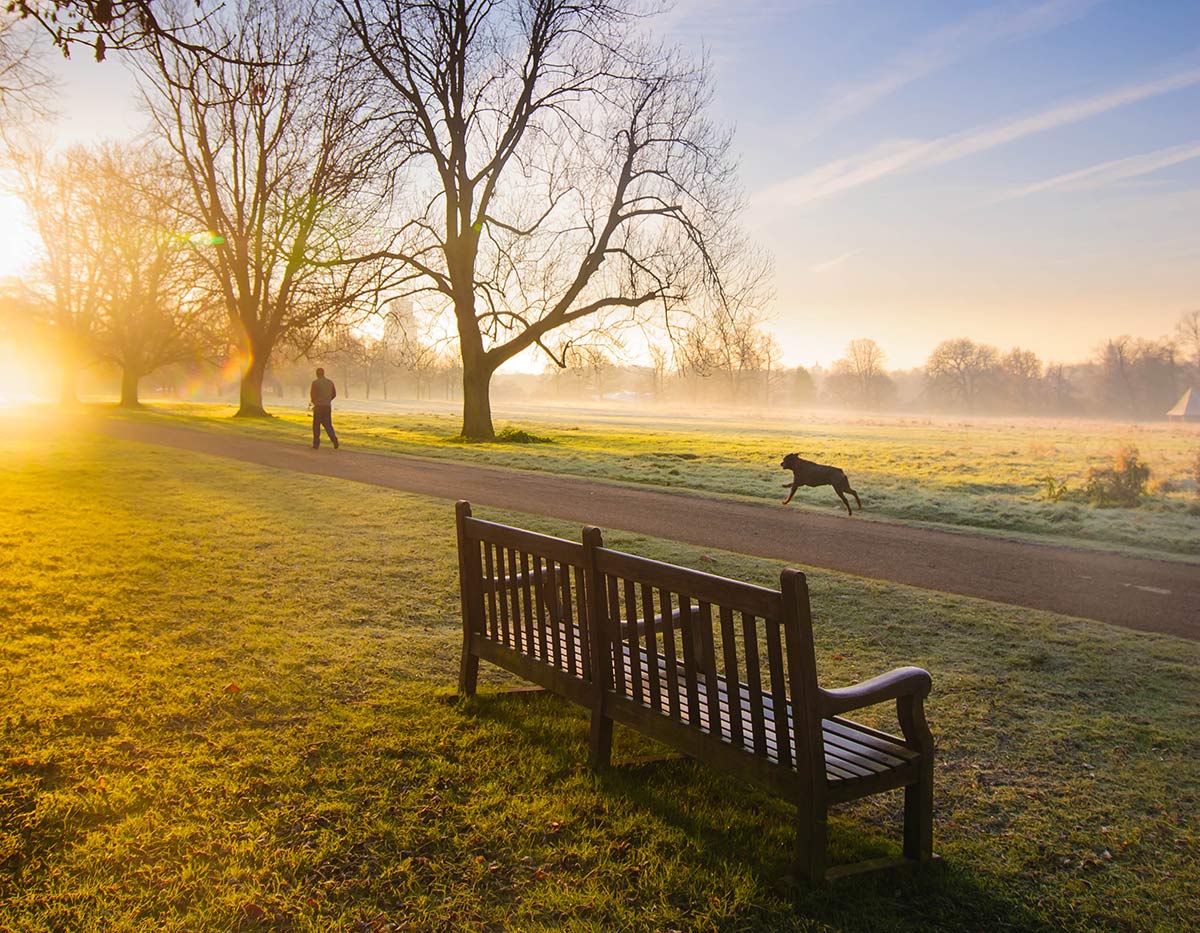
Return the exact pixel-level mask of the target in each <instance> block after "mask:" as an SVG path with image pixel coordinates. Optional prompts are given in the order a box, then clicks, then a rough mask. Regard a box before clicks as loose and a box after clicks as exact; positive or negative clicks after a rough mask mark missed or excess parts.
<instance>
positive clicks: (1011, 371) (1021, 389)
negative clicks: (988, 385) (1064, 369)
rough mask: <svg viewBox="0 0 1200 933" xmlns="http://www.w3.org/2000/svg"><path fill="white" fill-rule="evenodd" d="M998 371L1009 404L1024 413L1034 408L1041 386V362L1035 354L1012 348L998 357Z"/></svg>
mask: <svg viewBox="0 0 1200 933" xmlns="http://www.w3.org/2000/svg"><path fill="white" fill-rule="evenodd" d="M999 369H1000V376H1001V378H1002V379H1003V380H1004V388H1005V391H1006V394H1007V395H1008V400H1009V403H1010V404H1011V405H1013V406H1014V407H1015V408H1017V409H1018V410H1020V411H1026V412H1027V411H1030V410H1032V409H1033V408H1034V407H1036V405H1037V403H1038V392H1039V390H1040V389H1041V387H1042V384H1043V383H1042V376H1043V367H1042V361H1041V360H1039V359H1038V357H1037V354H1036V353H1034V352H1033V351H1032V350H1022V349H1021V348H1020V347H1013V348H1012V349H1011V350H1009V351H1008V352H1007V353H1005V354H1004V355H1003V356H1002V357H1000V361H999Z"/></svg>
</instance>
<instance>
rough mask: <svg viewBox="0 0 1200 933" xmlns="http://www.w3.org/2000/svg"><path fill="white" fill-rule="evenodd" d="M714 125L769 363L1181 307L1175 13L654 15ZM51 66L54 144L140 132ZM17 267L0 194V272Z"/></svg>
mask: <svg viewBox="0 0 1200 933" xmlns="http://www.w3.org/2000/svg"><path fill="white" fill-rule="evenodd" d="M657 25H658V29H659V31H660V32H662V33H664V34H665V35H666V36H667V37H668V38H670V39H671V40H673V41H675V42H677V43H679V44H681V45H683V46H684V47H685V48H688V49H691V50H692V51H694V52H697V53H701V52H702V53H703V54H706V55H707V56H708V57H709V59H710V61H711V65H712V72H713V114H714V116H715V117H716V119H717V120H718V121H720V122H722V123H724V124H726V125H729V126H732V127H733V128H734V131H735V132H734V151H735V154H736V156H737V157H738V159H739V162H740V165H741V179H742V184H743V187H744V189H745V194H746V201H747V207H746V213H745V225H746V228H747V231H748V233H749V234H750V236H751V237H752V238H753V239H754V240H755V241H756V242H757V243H758V244H760V245H761V246H762V247H764V248H765V249H766V250H767V251H768V252H769V253H770V254H771V255H772V256H773V257H774V268H775V272H774V276H775V278H774V283H773V291H774V295H775V299H774V302H773V305H772V307H771V308H770V309H769V313H770V318H771V319H770V323H769V325H768V326H769V329H770V330H771V331H772V332H773V333H774V334H775V336H776V339H777V340H778V342H779V344H780V346H781V347H782V349H783V354H784V360H785V362H787V363H789V364H792V365H798V364H802V365H811V364H814V363H819V364H822V365H829V364H830V363H831V362H832V361H833V360H835V359H836V358H837V357H839V356H840V355H841V354H842V352H843V350H844V348H845V346H846V344H847V343H848V342H849V341H850V340H852V339H855V338H859V337H869V338H872V339H874V340H876V341H877V342H878V343H879V345H880V346H881V347H882V348H883V349H884V351H885V352H886V354H887V362H888V365H889V366H891V367H895V368H908V367H912V366H917V365H920V364H921V363H922V362H924V360H925V359H926V357H927V356H928V355H929V352H930V350H932V348H933V346H934V345H935V344H936V343H937V342H938V341H940V340H942V339H946V338H949V337H958V336H967V337H971V338H973V339H975V340H980V341H984V342H987V343H992V344H995V345H997V346H999V347H1001V348H1002V349H1007V348H1008V347H1012V346H1021V347H1023V348H1026V349H1032V350H1034V351H1035V352H1037V353H1038V354H1039V355H1040V356H1041V357H1042V358H1043V359H1044V360H1047V361H1051V360H1062V361H1074V360H1080V359H1084V358H1086V357H1088V356H1089V355H1090V354H1091V353H1092V351H1093V350H1094V349H1095V347H1096V345H1097V344H1098V343H1099V342H1100V341H1102V340H1103V339H1104V338H1105V337H1109V336H1115V335H1117V334H1125V333H1127V334H1132V335H1134V336H1144V337H1161V336H1166V335H1169V334H1170V333H1171V331H1172V330H1173V328H1174V324H1175V321H1176V320H1177V319H1178V318H1179V316H1180V315H1181V314H1182V313H1183V312H1185V311H1187V310H1190V309H1193V308H1197V307H1200V3H1198V2H1196V0H1152V2H1147V0H1132V2H1122V0H987V2H966V0H955V2H922V0H904V2H895V0H677V2H676V3H675V4H674V6H673V8H671V9H670V10H669V11H668V12H666V13H665V14H663V15H662V16H661V17H660V18H659V19H658V23H657ZM55 67H56V70H58V71H59V72H60V73H61V75H62V85H61V92H60V95H59V103H58V109H59V111H60V113H61V119H60V121H59V124H58V127H57V130H56V131H55V132H57V133H59V134H61V136H62V137H63V138H65V139H69V140H72V141H74V140H80V139H89V138H96V137H97V136H109V137H120V136H122V135H126V134H128V133H130V132H131V131H132V130H133V128H135V127H136V126H137V125H138V123H139V121H140V117H139V116H138V114H137V112H136V109H135V107H134V105H133V99H134V97H135V95H134V92H133V86H132V82H131V81H130V79H129V78H128V76H126V75H125V73H124V72H123V71H122V70H121V69H120V67H119V66H117V65H116V64H115V63H106V64H104V65H100V66H97V65H95V64H94V63H92V62H90V61H87V60H86V56H83V55H79V56H77V59H76V60H74V61H72V62H71V63H68V64H65V65H64V64H62V63H57V62H56V63H55ZM30 255H31V250H30V247H29V244H28V231H27V229H26V228H25V226H24V224H23V220H22V216H21V213H20V211H19V208H18V207H17V205H16V204H15V203H14V202H13V201H12V200H11V199H9V198H4V197H3V196H0V276H3V275H7V274H13V273H14V272H15V271H17V270H18V269H19V268H20V266H21V265H22V264H24V263H27V262H28V260H29V257H30Z"/></svg>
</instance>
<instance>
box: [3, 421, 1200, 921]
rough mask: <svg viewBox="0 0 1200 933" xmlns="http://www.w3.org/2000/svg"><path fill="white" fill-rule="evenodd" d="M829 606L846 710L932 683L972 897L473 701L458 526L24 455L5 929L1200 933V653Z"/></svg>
mask: <svg viewBox="0 0 1200 933" xmlns="http://www.w3.org/2000/svg"><path fill="white" fill-rule="evenodd" d="M483 514H485V515H486V517H490V518H498V519H501V520H510V521H520V522H522V523H523V524H526V525H529V526H532V527H536V528H539V529H542V530H547V531H552V532H558V533H561V534H565V535H570V536H575V534H577V532H578V529H577V528H574V527H572V526H568V525H564V524H562V523H558V522H553V521H549V520H542V519H533V518H528V517H522V516H516V515H511V514H505V513H501V512H497V511H494V510H483ZM607 540H608V541H609V543H611V544H614V545H615V546H619V547H625V548H628V549H633V550H636V551H638V552H639V553H646V554H650V555H652V556H656V557H659V558H662V559H667V560H673V561H679V562H682V563H685V564H689V565H693V566H702V567H704V568H705V569H708V570H716V571H717V572H721V573H725V574H728V575H731V576H737V577H741V578H745V579H749V580H755V581H758V582H764V583H770V582H772V581H773V580H776V579H777V575H778V571H779V566H778V565H777V564H774V563H772V562H769V561H761V560H756V559H751V558H745V557H739V556H736V555H730V554H723V553H712V552H710V553H708V554H707V555H703V556H705V557H707V558H708V559H707V560H704V561H702V560H701V557H702V554H701V552H700V551H697V550H696V549H694V548H688V547H684V546H677V545H673V544H669V543H665V542H661V541H653V540H648V539H644V538H638V537H634V536H630V535H619V534H611V535H609V536H608V539H607ZM811 583H812V589H813V594H814V595H813V599H814V607H815V610H816V619H817V625H816V629H817V639H818V645H817V647H818V660H819V665H820V669H821V672H822V680H823V682H824V683H826V684H827V685H836V684H843V683H847V682H850V681H854V680H857V679H859V678H861V677H863V676H867V675H871V674H874V673H878V672H880V671H882V670H885V669H887V668H889V667H891V666H893V665H895V664H901V663H914V664H919V665H922V666H925V667H927V668H928V669H929V670H930V671H931V672H932V673H933V676H934V685H935V692H934V694H933V696H932V697H931V700H930V703H929V707H928V709H929V716H930V721H931V724H932V726H933V729H934V733H935V735H936V737H937V740H938V744H939V754H940V758H939V763H938V771H937V776H938V785H937V798H936V812H937V824H936V836H935V839H936V846H937V848H938V850H939V851H940V852H941V853H942V854H943V855H944V857H945V864H944V865H943V866H941V867H936V868H933V869H931V870H928V871H922V872H919V873H917V874H916V875H914V876H911V877H906V876H902V875H894V874H893V875H880V876H875V877H872V878H869V879H867V880H862V881H855V882H853V883H849V884H843V885H837V886H834V887H832V888H830V889H826V890H816V891H814V890H811V889H808V888H807V887H804V886H802V885H797V884H796V883H795V882H794V881H793V880H792V878H791V876H790V873H789V857H790V855H791V852H792V839H791V833H790V823H791V811H790V809H789V808H788V807H787V806H786V805H784V804H782V803H780V802H779V801H776V800H774V799H772V798H769V797H767V796H765V795H763V794H760V793H758V792H756V791H754V790H752V789H749V788H747V787H745V786H744V785H742V784H740V783H738V782H736V781H733V780H730V779H726V778H724V777H722V776H720V775H717V774H716V773H714V772H713V771H712V770H711V769H708V768H705V767H702V766H698V765H696V764H694V763H691V762H688V761H677V762H672V763H667V764H663V765H658V766H654V767H645V768H636V769H629V770H620V769H618V770H616V771H614V772H612V773H608V774H605V775H602V776H597V775H594V774H593V773H591V772H590V771H588V769H587V768H586V766H585V761H586V735H587V719H586V715H585V713H584V712H583V711H582V710H580V709H578V708H576V707H573V706H571V705H569V704H567V703H565V702H562V701H559V700H556V699H554V698H552V697H511V696H510V697H497V696H490V697H489V696H486V695H484V696H481V697H479V698H477V699H475V700H473V701H471V702H468V703H464V704H455V703H453V702H447V701H448V700H451V699H452V695H453V684H454V682H455V677H456V668H457V658H458V650H459V631H460V629H459V621H458V609H457V607H458V595H457V589H456V565H455V557H454V545H453V535H452V506H451V504H450V503H449V502H445V501H438V500H430V499H424V498H420V497H416V496H411V495H405V494H399V493H395V492H391V491H388V490H383V489H378V488H375V487H370V486H363V485H358V484H352V483H348V482H345V481H340V480H334V479H328V478H322V477H314V476H307V475H292V474H283V473H277V472H272V471H270V470H267V469H265V468H259V467H255V466H250V465H245V464H240V463H236V462H233V461H224V460H220V459H213V458H204V457H200V456H196V455H191V454H188V453H185V452H180V451H174V450H165V449H156V448H151V447H146V446H143V445H137V444H126V443H119V442H115V441H109V440H103V439H101V438H99V437H96V436H94V435H92V434H89V433H88V432H87V431H82V430H78V429H77V428H75V427H73V426H72V425H69V424H67V425H46V426H43V427H41V428H37V429H35V428H34V427H33V426H32V424H31V422H28V421H21V420H20V419H10V421H9V424H8V425H7V426H6V431H5V433H4V436H3V437H2V438H0V587H2V591H3V592H4V594H5V599H4V600H2V601H0V685H2V686H3V690H4V697H5V703H4V708H3V712H2V713H0V929H4V930H14V931H51V930H71V931H76V930H78V931H101V930H104V931H109V930H144V931H151V930H153V931H160V930H280V931H284V930H295V931H316V930H331V929H337V930H380V931H381V930H387V929H391V930H401V929H409V930H447V931H450V930H464V929H465V930H502V929H521V930H558V929H580V930H582V929H605V930H621V929H628V930H671V929H677V930H685V929H686V930H782V929H846V930H880V929H887V930H912V931H918V930H929V929H947V930H960V929H972V930H974V929H985V930H1005V929H1010V930H1036V929H1070V930H1094V929H1113V930H1164V931H1168V930H1179V929H1184V928H1186V927H1187V926H1188V925H1189V924H1190V923H1191V922H1192V921H1193V920H1194V918H1195V917H1196V916H1197V915H1200V880H1198V879H1200V864H1198V855H1197V854H1198V853H1200V845H1198V843H1200V826H1198V817H1197V812H1198V810H1200V807H1198V805H1197V804H1198V791H1200V739H1198V736H1200V709H1198V704H1197V702H1196V700H1197V697H1198V696H1200V673H1198V671H1200V666H1198V663H1197V662H1200V645H1196V644H1193V643H1189V642H1183V641H1179V640H1175V639H1170V638H1167V637H1162V636H1153V635H1144V634H1138V633H1132V632H1126V631H1122V630H1118V629H1115V628H1111V627H1106V626H1104V625H1100V624H1093V623H1086V622H1081V621H1078V620H1072V619H1067V618H1063V617H1059V616H1054V615H1050V614H1047V613H1038V612H1032V611H1027V610H1020V609H1015V608H1010V607H1003V606H997V605H992V604H988V603H984V602H980V601H974V600H968V599H964V598H958V597H951V596H944V595H940V594H935V593H928V592H922V591H919V590H913V589H909V588H904V587H900V586H893V585H888V584H882V583H874V582H869V581H864V580H860V579H856V578H852V577H847V576H841V575H836V574H830V573H823V572H814V573H813V574H812V575H811ZM482 679H483V685H482V689H483V690H484V691H485V692H486V691H487V690H488V689H491V688H493V687H496V686H499V685H503V684H507V683H511V682H512V681H511V680H510V679H509V678H508V677H507V676H506V675H503V674H502V673H500V672H497V671H495V670H494V669H491V668H489V667H488V666H487V665H484V667H483V671H482ZM883 713H886V710H884V711H881V715H882V714H883ZM879 721H880V722H883V721H884V720H882V719H881V720H879ZM616 744H617V749H616V750H617V753H618V754H619V755H621V754H637V753H641V752H645V751H648V750H649V749H648V748H647V746H646V745H645V743H643V742H641V741H640V740H638V738H637V737H636V736H633V735H631V734H630V733H628V732H627V731H622V730H620V729H619V730H618V735H617V743H616ZM899 805H900V800H899V794H893V795H885V796H883V797H876V798H872V799H871V800H869V801H863V802H859V803H856V804H854V805H851V806H848V807H846V808H842V809H839V810H838V811H837V815H836V816H835V818H834V820H833V823H832V853H833V855H834V857H835V858H836V859H838V860H844V859H851V858H860V857H864V856H869V855H872V854H879V853H886V852H893V851H895V849H896V840H897V839H898V828H899V824H898V815H899Z"/></svg>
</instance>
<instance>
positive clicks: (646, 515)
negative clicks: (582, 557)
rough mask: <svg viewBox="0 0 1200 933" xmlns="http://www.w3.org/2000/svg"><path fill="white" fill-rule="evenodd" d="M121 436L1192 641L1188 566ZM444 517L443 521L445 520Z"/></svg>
mask: <svg viewBox="0 0 1200 933" xmlns="http://www.w3.org/2000/svg"><path fill="white" fill-rule="evenodd" d="M101 424H102V428H101V429H102V430H103V431H105V432H106V433H108V434H110V435H112V436H114V437H119V438H122V439H125V440H132V441H142V442H146V443H150V444H158V445H164V446H168V447H179V448H183V449H186V450H192V451H196V452H199V453H204V454H212V455H214V456H220V457H230V458H233V459H236V460H245V461H249V462H251V463H258V464H263V465H266V466H271V467H277V468H279V469H285V470H296V471H299V472H304V473H316V474H320V475H323V476H335V477H340V478H342V479H349V480H356V481H358V482H362V483H371V484H374V485H377V486H386V487H389V488H392V489H402V490H406V491H409V492H416V493H422V494H424V495H429V496H440V497H443V498H447V499H469V500H470V501H471V502H472V503H474V504H476V505H487V506H494V507H496V508H504V509H512V510H514V511H520V512H532V513H536V514H538V515H546V516H551V517H553V518H561V519H567V520H569V521H575V522H579V523H580V524H593V525H599V526H600V527H601V528H614V529H618V528H619V529H622V530H624V531H632V532H636V533H639V534H645V535H651V536H653V537H656V538H667V539H670V540H674V541H683V542H687V543H689V544H695V545H699V546H701V547H710V548H720V549H722V550H727V551H734V552H737V553H741V554H753V555H756V556H759V557H768V558H775V559H779V560H786V561H792V562H794V563H797V564H804V565H808V566H811V567H823V568H826V569H828V570H837V571H843V572H846V573H853V574H858V575H860V576H864V577H872V578H875V579H880V580H892V581H895V582H897V583H906V584H909V585H912V586H919V587H924V588H926V589H932V590H942V591H944V592H949V593H960V594H962V595H965V596H977V597H980V598H982V599H990V600H994V601H996V602H1002V603H1011V604H1014V605H1018V606H1028V607H1031V608H1035V609H1049V610H1051V611H1053V612H1060V613H1064V614H1066V615H1072V616H1079V617H1082V618H1087V619H1097V620H1100V621H1102V622H1111V623H1114V624H1116V625H1121V626H1125V627H1127V628H1134V629H1141V630H1144V631H1149V632H1162V633H1165V634H1169V635H1176V636H1179V637H1182V638H1188V639H1192V640H1200V567H1198V566H1196V565H1195V564H1186V563H1182V562H1173V561H1160V560H1149V559H1145V558H1137V557H1126V556H1123V555H1119V554H1111V553H1107V552H1101V551H1090V550H1082V549H1077V548H1069V547H1061V546H1056V545H1048V544H1030V543H1024V542H1018V541H1007V540H1002V539H997V538H991V537H986V536H983V535H976V534H970V533H957V532H949V531H938V530H932V529H928V528H913V527H910V526H906V525H898V524H893V523H890V522H882V521H860V520H858V519H854V518H847V517H846V516H844V515H840V514H839V515H833V514H831V515H818V514H814V513H812V512H807V511H798V510H795V509H785V508H783V507H781V506H779V505H767V504H758V503H748V502H739V501H726V500H721V499H716V498H711V497H707V496H700V495H695V494H689V493H686V492H667V491H659V490H655V489H647V488H645V487H630V486H617V485H606V484H603V483H594V482H591V481H588V480H582V479H575V478H571V477H565V476H555V475H553V474H549V473H536V472H526V471H519V470H507V469H500V468H494V467H481V466H478V465H462V464H457V463H454V462H453V461H450V460H423V459H419V458H416V457H401V456H394V455H387V454H372V453H361V452H355V451H347V450H341V451H337V452H334V451H333V450H330V449H328V448H327V447H325V448H322V449H321V450H312V449H310V448H309V447H307V446H306V445H299V444H297V445H290V444H280V443H278V442H275V441H269V440H261V439H257V438H250V437H241V436H237V435H231V434H226V433H217V432H206V431H199V430H191V429H188V428H182V427H177V426H173V425H163V424H152V423H138V422H132V421H119V420H105V421H103V422H101ZM447 521H449V519H447Z"/></svg>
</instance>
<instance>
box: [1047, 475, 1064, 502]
mask: <svg viewBox="0 0 1200 933" xmlns="http://www.w3.org/2000/svg"><path fill="white" fill-rule="evenodd" d="M1042 483H1043V484H1044V486H1045V488H1044V489H1043V490H1042V492H1043V493H1044V495H1045V496H1046V499H1047V501H1049V502H1061V501H1062V500H1063V499H1064V498H1065V497H1066V495H1067V492H1068V490H1067V481H1066V480H1065V479H1061V480H1060V479H1055V478H1054V477H1053V476H1050V475H1049V474H1047V475H1046V476H1043V477H1042Z"/></svg>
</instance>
